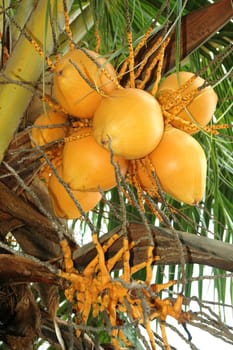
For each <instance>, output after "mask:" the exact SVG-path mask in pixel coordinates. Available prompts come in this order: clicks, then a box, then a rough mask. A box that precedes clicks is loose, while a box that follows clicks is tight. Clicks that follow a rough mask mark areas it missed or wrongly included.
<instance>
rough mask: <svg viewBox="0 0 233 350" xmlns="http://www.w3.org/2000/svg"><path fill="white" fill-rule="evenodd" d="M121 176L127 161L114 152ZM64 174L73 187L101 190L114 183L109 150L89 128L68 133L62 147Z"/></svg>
mask: <svg viewBox="0 0 233 350" xmlns="http://www.w3.org/2000/svg"><path fill="white" fill-rule="evenodd" d="M114 161H115V163H116V164H118V166H119V170H120V172H121V174H122V175H123V176H124V175H125V174H126V171H127V167H128V162H127V160H125V159H123V158H122V157H119V156H114ZM63 178H64V180H65V181H66V182H67V183H68V184H69V186H70V187H71V188H72V189H74V190H80V191H97V190H98V189H99V188H101V189H102V190H103V191H106V190H109V189H111V188H113V187H115V186H116V176H115V169H114V166H113V165H112V162H111V153H110V152H109V151H108V150H106V149H105V148H103V147H101V146H100V145H99V144H98V143H97V142H96V141H95V139H94V137H93V135H92V131H91V129H90V128H82V129H80V130H79V131H76V132H74V133H73V134H72V135H71V140H70V141H69V142H66V143H65V145H64V149H63Z"/></svg>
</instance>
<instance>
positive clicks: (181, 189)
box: [138, 127, 207, 204]
mask: <svg viewBox="0 0 233 350" xmlns="http://www.w3.org/2000/svg"><path fill="white" fill-rule="evenodd" d="M149 159H150V162H151V164H152V166H153V168H154V169H155V172H156V175H157V177H158V179H159V182H160V185H161V187H162V189H163V190H164V191H165V192H166V193H167V194H169V195H170V196H172V197H173V198H175V199H177V200H178V201H180V202H184V203H187V204H196V203H198V202H200V201H201V200H202V199H203V196H204V193H205V185H206V169H207V161H206V156H205V152H204V150H203V149H202V147H201V145H200V144H199V143H198V142H197V140H196V139H194V138H193V137H192V136H191V135H189V134H187V133H186V132H184V131H182V130H179V129H176V128H173V127H169V128H168V129H166V130H165V132H164V135H163V138H162V140H161V142H160V144H159V145H158V147H157V148H156V149H155V150H154V151H153V152H151V153H150V155H149ZM148 171H149V170H148V169H146V167H139V169H138V176H139V180H140V182H141V184H142V187H143V188H144V189H149V190H152V189H153V186H154V183H153V181H152V178H151V176H149V175H148Z"/></svg>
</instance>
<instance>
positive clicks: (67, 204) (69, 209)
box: [48, 167, 101, 219]
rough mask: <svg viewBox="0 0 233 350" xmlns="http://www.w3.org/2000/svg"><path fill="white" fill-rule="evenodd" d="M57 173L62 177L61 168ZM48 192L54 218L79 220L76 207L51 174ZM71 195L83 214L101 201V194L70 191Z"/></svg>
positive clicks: (79, 214) (78, 212)
mask: <svg viewBox="0 0 233 350" xmlns="http://www.w3.org/2000/svg"><path fill="white" fill-rule="evenodd" d="M57 171H58V174H59V175H60V176H62V168H61V167H59V168H58V169H57ZM48 190H49V194H50V198H51V202H52V205H53V209H54V213H55V215H56V216H58V217H60V218H65V219H78V218H80V216H81V213H80V211H79V209H78V207H77V205H76V204H75V202H74V201H73V199H72V198H71V197H70V195H69V193H68V192H67V191H66V189H65V188H64V186H63V185H62V183H61V182H59V180H58V179H57V177H56V175H55V174H53V175H52V176H51V177H50V179H49V183H48ZM72 193H73V195H74V197H75V199H76V200H77V202H78V203H79V205H80V206H81V208H82V210H83V211H84V213H87V212H88V211H90V210H92V209H93V208H94V207H95V206H96V205H97V204H98V203H99V201H100V199H101V194H100V193H99V192H80V191H72Z"/></svg>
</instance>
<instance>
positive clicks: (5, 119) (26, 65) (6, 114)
mask: <svg viewBox="0 0 233 350" xmlns="http://www.w3.org/2000/svg"><path fill="white" fill-rule="evenodd" d="M67 2H68V6H70V5H71V4H72V0H69V1H67ZM26 4H27V1H22V2H21V6H22V7H24V5H26ZM49 5H50V6H51V12H52V14H54V18H55V16H56V21H57V28H63V26H64V14H63V3H62V1H56V0H50V1H45V0H39V1H38V3H37V5H36V6H35V8H34V10H33V12H32V15H31V17H30V19H29V20H28V22H27V24H26V27H25V32H26V33H28V34H29V36H30V37H32V38H33V39H34V40H35V41H36V42H37V43H38V44H39V45H40V47H41V49H42V51H43V52H46V54H47V55H49V54H50V53H51V52H52V50H53V37H52V31H51V25H50V23H49V12H48V11H49ZM24 10H25V11H27V8H26V7H24ZM25 32H24V33H23V32H22V33H21V34H20V37H19V39H18V41H17V43H16V45H15V48H14V50H13V52H12V54H11V56H10V58H9V60H8V61H7V63H6V66H5V69H4V70H3V72H2V76H1V80H0V84H2V86H1V91H0V131H1V138H0V162H1V161H2V159H3V157H4V153H5V151H6V149H7V148H8V146H9V143H10V142H11V140H12V137H13V136H14V133H15V132H16V130H17V128H18V126H19V123H20V120H21V118H22V116H23V114H24V112H25V110H26V108H27V106H28V104H29V102H30V100H31V98H32V95H33V88H32V84H34V83H35V82H36V81H37V80H38V79H39V77H40V75H41V73H42V71H43V69H44V58H43V57H41V56H40V55H39V54H38V53H37V52H36V50H35V48H34V47H33V45H32V44H31V42H30V41H29V40H28V38H26V37H25Z"/></svg>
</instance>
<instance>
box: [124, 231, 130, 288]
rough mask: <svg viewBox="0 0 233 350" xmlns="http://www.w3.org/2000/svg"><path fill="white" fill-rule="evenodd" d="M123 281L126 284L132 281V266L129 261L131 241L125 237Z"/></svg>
mask: <svg viewBox="0 0 233 350" xmlns="http://www.w3.org/2000/svg"><path fill="white" fill-rule="evenodd" d="M122 257H123V271H124V273H123V276H122V277H123V279H124V281H126V282H129V281H130V265H129V259H130V251H129V241H128V238H127V237H125V236H124V237H123V256H122Z"/></svg>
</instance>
